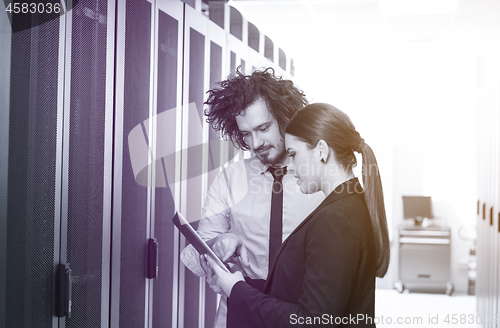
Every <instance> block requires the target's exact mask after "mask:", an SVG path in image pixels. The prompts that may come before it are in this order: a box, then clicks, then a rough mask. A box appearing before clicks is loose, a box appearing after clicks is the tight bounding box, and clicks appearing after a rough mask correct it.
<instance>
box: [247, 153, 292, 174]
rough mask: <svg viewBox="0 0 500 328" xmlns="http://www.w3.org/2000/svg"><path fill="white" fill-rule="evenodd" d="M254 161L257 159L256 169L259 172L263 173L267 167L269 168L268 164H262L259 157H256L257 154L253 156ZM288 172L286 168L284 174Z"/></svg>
mask: <svg viewBox="0 0 500 328" xmlns="http://www.w3.org/2000/svg"><path fill="white" fill-rule="evenodd" d="M255 161H257V163H258V164H257V169H258V172H259V173H260V174H264V173H266V172H267V169H268V168H269V165H264V164H262V162H261V161H260V159H258V158H257V156H255ZM283 167H288V164H286V165H283ZM288 173H290V172H289V171H288V170H287V172H286V174H288Z"/></svg>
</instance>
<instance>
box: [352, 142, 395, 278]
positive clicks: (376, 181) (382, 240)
mask: <svg viewBox="0 0 500 328" xmlns="http://www.w3.org/2000/svg"><path fill="white" fill-rule="evenodd" d="M361 140H362V141H361V142H360V144H359V148H358V149H357V150H356V151H358V152H359V153H361V155H362V156H363V166H362V175H363V190H364V195H365V203H366V207H368V212H369V213H370V219H371V223H372V229H373V237H374V240H375V250H376V262H375V263H376V264H375V267H376V270H377V271H376V276H377V277H380V278H382V277H383V276H385V274H386V273H387V268H388V267H389V261H390V247H389V230H388V228H387V218H386V215H385V206H384V195H383V192H382V182H381V180H380V172H379V170H378V165H377V160H376V159H375V154H374V153H373V150H372V149H371V147H370V146H368V145H367V144H365V143H364V140H363V139H361Z"/></svg>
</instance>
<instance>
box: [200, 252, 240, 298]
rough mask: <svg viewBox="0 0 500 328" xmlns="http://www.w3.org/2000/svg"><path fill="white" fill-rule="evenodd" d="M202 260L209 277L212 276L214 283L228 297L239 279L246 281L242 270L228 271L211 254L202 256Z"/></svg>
mask: <svg viewBox="0 0 500 328" xmlns="http://www.w3.org/2000/svg"><path fill="white" fill-rule="evenodd" d="M200 262H201V263H203V264H202V266H203V267H204V269H205V271H206V272H207V277H210V280H211V281H212V283H215V284H216V286H218V287H219V288H220V289H221V290H222V292H223V293H224V294H225V295H226V296H227V297H229V295H230V294H231V290H232V289H233V286H234V285H235V284H236V283H237V282H238V281H245V279H244V278H243V274H242V273H241V272H240V271H236V272H235V273H229V272H226V271H224V270H223V269H222V268H221V267H219V265H218V264H217V263H215V261H214V260H213V259H212V258H210V256H201V257H200ZM207 281H208V278H207ZM210 287H212V285H210ZM212 289H213V288H212Z"/></svg>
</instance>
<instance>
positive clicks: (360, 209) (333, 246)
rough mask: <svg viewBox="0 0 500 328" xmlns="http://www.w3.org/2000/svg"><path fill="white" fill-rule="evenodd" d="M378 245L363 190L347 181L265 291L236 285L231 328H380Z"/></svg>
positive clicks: (311, 220) (289, 250)
mask: <svg viewBox="0 0 500 328" xmlns="http://www.w3.org/2000/svg"><path fill="white" fill-rule="evenodd" d="M373 238H374V237H373V230H372V225H371V222H370V215H369V213H368V209H367V207H366V205H365V201H364V195H363V190H362V187H361V186H360V184H359V181H358V179H356V178H355V179H351V180H349V181H346V182H344V183H343V184H341V185H339V186H338V187H337V188H336V189H335V190H334V191H333V192H332V193H331V194H330V195H329V196H328V197H327V198H325V200H324V201H323V202H322V203H321V204H320V205H319V206H318V208H316V209H315V210H314V211H313V212H312V213H311V214H310V215H309V216H308V217H307V218H306V219H305V220H304V221H303V222H302V223H301V224H300V225H299V226H298V227H297V228H296V229H295V230H294V231H293V232H292V233H291V234H290V236H289V237H288V238H287V239H286V240H285V242H284V243H283V245H281V248H280V249H279V250H278V252H277V255H276V256H275V258H274V260H273V262H272V264H271V270H270V272H269V275H268V278H267V281H266V284H265V287H264V291H263V292H262V291H259V290H258V289H255V288H253V287H251V286H250V285H249V284H247V283H245V282H238V283H237V284H235V285H234V287H233V289H232V290H231V295H230V297H229V300H228V321H227V327H228V328H243V327H252V328H255V327H270V328H276V327H302V326H306V327H323V326H325V327H333V326H338V325H337V324H338V323H340V322H342V323H343V324H342V326H343V327H349V326H351V325H352V326H353V327H375V324H373V317H374V311H375V309H374V308H375V243H374V239H373ZM301 323H304V324H303V325H301ZM307 323H310V325H308V324H307ZM335 323H337V324H335Z"/></svg>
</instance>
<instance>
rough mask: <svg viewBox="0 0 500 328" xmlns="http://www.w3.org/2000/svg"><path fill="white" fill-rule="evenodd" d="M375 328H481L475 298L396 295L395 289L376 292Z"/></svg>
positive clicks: (464, 296) (415, 294) (418, 294)
mask: <svg viewBox="0 0 500 328" xmlns="http://www.w3.org/2000/svg"><path fill="white" fill-rule="evenodd" d="M375 297H376V302H375V316H376V319H375V323H376V324H377V328H388V327H402V328H417V327H418V328H441V327H453V328H459V327H460V328H480V327H482V325H481V324H479V323H480V322H481V320H483V322H484V320H485V319H486V318H481V317H480V316H479V315H477V310H476V297H475V296H470V295H466V294H453V295H452V296H447V295H444V294H424V293H407V292H404V293H402V294H400V293H398V292H397V291H396V290H395V289H377V290H376V292H375Z"/></svg>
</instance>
